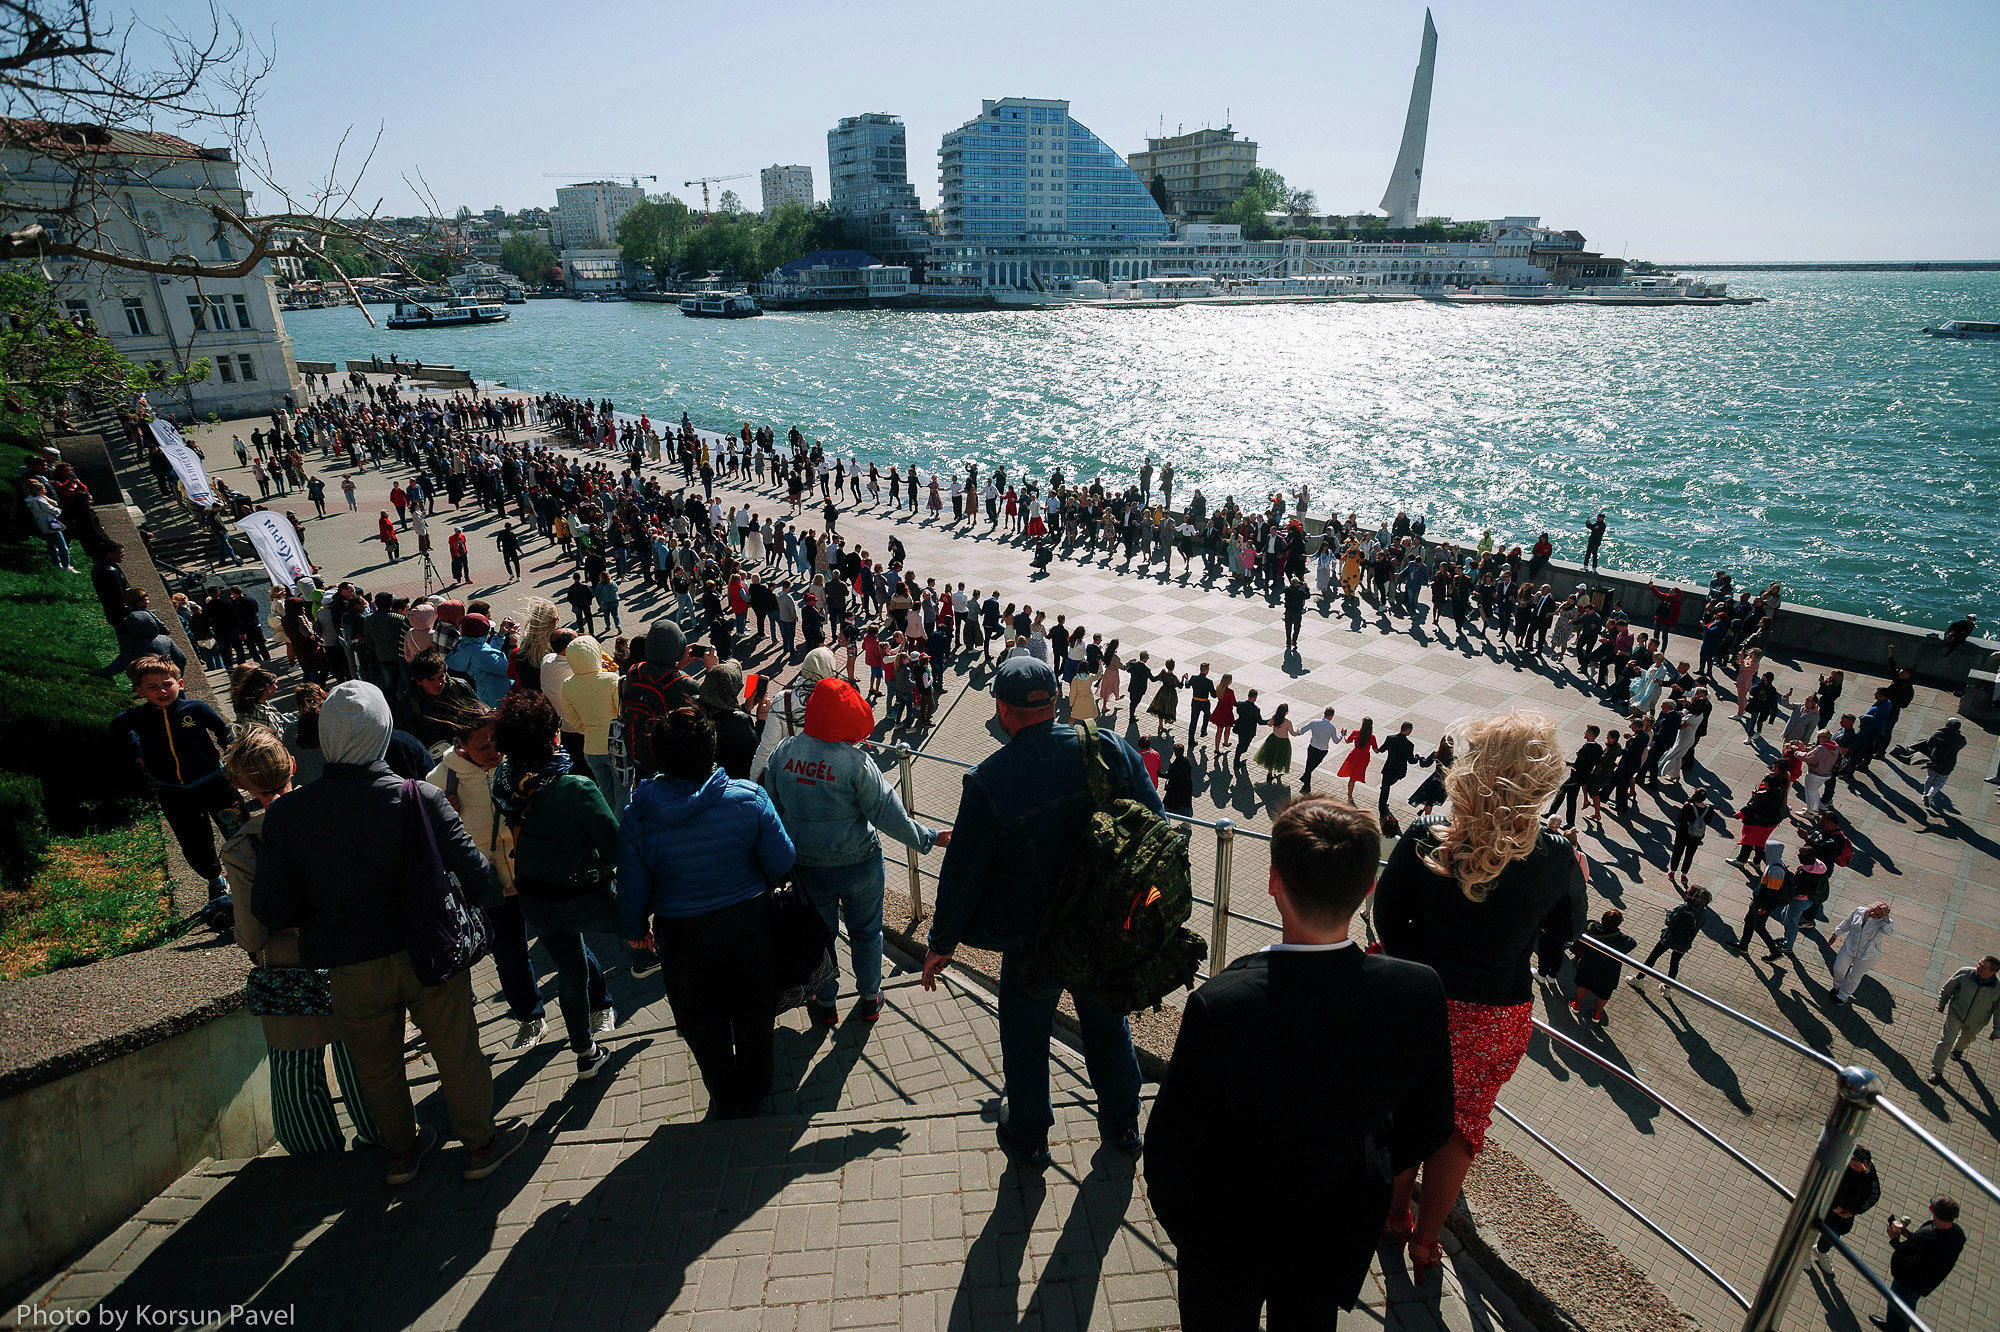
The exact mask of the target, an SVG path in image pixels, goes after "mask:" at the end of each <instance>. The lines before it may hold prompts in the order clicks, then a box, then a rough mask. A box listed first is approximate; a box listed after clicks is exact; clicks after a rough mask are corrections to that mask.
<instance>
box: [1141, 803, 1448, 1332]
mask: <svg viewBox="0 0 2000 1332" xmlns="http://www.w3.org/2000/svg"><path fill="white" fill-rule="evenodd" d="M1380 852H1381V835H1380V833H1379V831H1378V830H1377V828H1376V825H1375V820H1374V819H1372V818H1371V817H1369V816H1368V815H1367V814H1366V813H1364V812H1362V811H1361V810H1358V809H1356V808H1355V807H1354V806H1352V805H1349V804H1347V803H1345V802H1344V801H1339V800H1334V799H1332V798H1330V797H1327V796H1316V797H1307V798H1303V799H1300V800H1296V801H1294V802H1293V803H1292V804H1291V805H1289V806H1287V807H1286V809H1285V811H1284V812H1283V813H1282V814H1280V815H1279V816H1278V818H1277V819H1276V820H1275V821H1274V822H1273V824H1272V826H1271V878H1270V892H1271V896H1272V897H1273V898H1275V899H1276V900H1277V904H1278V917H1279V919H1280V921H1281V922H1282V923H1283V926H1284V941H1283V942H1282V943H1278V944H1274V945H1272V946H1271V947H1269V948H1267V949H1265V950H1264V951H1263V952H1261V953H1253V954H1251V955H1250V956H1249V957H1245V958H1239V959H1238V960H1237V961H1235V962H1234V963H1232V964H1231V965H1230V966H1229V967H1227V968H1226V969H1225V970H1223V971H1222V972H1221V973H1220V974H1219V975H1217V976H1216V977H1215V978H1214V979H1212V980H1210V981H1209V982H1208V983H1207V984H1206V985H1203V986H1202V987H1201V988H1200V989H1199V990H1197V991H1196V992H1195V993H1194V994H1193V995H1191V996H1189V998H1188V1002H1187V1009H1186V1012H1185V1014H1184V1016H1183V1017H1182V1019H1181V1028H1180V1036H1179V1039H1178V1040H1177V1041H1176V1042H1175V1045H1174V1055H1173V1062H1172V1063H1171V1065H1169V1067H1168V1070H1167V1076H1166V1080H1165V1083H1164V1085H1163V1086H1162V1087H1161V1089H1160V1095H1159V1099H1158V1101H1157V1102H1156V1103H1155V1104H1154V1107H1153V1117H1152V1121H1151V1124H1150V1126H1149V1128H1148V1131H1147V1144H1146V1187H1147V1190H1148V1193H1149V1195H1150V1197H1151V1199H1152V1204H1153V1211H1154V1213H1155V1214H1156V1215H1157V1216H1158V1217H1159V1218H1160V1223H1161V1225H1162V1226H1164V1227H1165V1229H1166V1232H1167V1234H1168V1235H1169V1236H1170V1237H1171V1238H1172V1239H1173V1241H1174V1245H1175V1247H1176V1248H1177V1250H1178V1256H1179V1268H1180V1308H1181V1325H1182V1327H1184V1328H1186V1329H1187V1332H1211V1330H1212V1329H1213V1330H1218V1332H1219V1330H1222V1329H1227V1330H1228V1332H1237V1329H1242V1332H1250V1330H1251V1329H1255V1328H1256V1327H1257V1326H1258V1313H1259V1310H1260V1309H1262V1310H1264V1311H1265V1312H1266V1317H1267V1320H1268V1326H1269V1328H1270V1329H1271V1332H1289V1330H1290V1329H1295V1328H1315V1329H1327V1328H1331V1327H1332V1326H1333V1325H1334V1319H1335V1317H1336V1313H1337V1311H1338V1310H1340V1309H1351V1308H1352V1307H1353V1306H1354V1301H1355V1299H1356V1297H1357V1296H1358V1295H1359V1294H1360V1292H1361V1284H1362V1282H1363V1280H1364V1279H1365V1278H1366V1276H1367V1274H1368V1264H1369V1261H1370V1259H1371V1258H1372V1257H1373V1255H1374V1252H1375V1247H1376V1245H1377V1243H1378V1242H1379V1241H1380V1240H1381V1238H1382V1223H1383V1221H1384V1220H1385V1219H1386V1218H1387V1216H1388V1212H1389V1198H1390V1189H1391V1182H1392V1180H1393V1179H1394V1177H1395V1175H1396V1172H1397V1171H1399V1170H1401V1169H1405V1168H1407V1167H1409V1166H1410V1165H1412V1164H1414V1163H1415V1162H1417V1161H1419V1160H1421V1159H1423V1158H1424V1157H1425V1156H1427V1155H1428V1154H1429V1153H1430V1152H1432V1151H1434V1150H1436V1149H1437V1148H1438V1147H1440V1146H1442V1145H1443V1144H1444V1142H1445V1141H1446V1139H1448V1138H1449V1137H1450V1136H1451V1133H1452V1083H1451V1039H1450V1036H1449V1034H1448V1032H1447V1030H1446V1026H1445V999H1444V986H1443V984H1442V983H1441V982H1440V981H1439V980H1438V978H1437V974H1436V973H1435V972H1433V971H1432V970H1431V969H1430V968H1428V967H1425V966H1420V965H1417V964H1414V963H1410V962H1401V961H1397V960H1395V959H1392V958H1387V957H1381V956H1374V955H1370V954H1366V953H1364V952H1363V951H1362V950H1361V948H1360V946H1359V945H1358V944H1356V943H1355V942H1354V941H1353V940H1352V939H1350V938H1349V937H1348V922H1349V921H1350V919H1351V918H1352V917H1353V915H1354V912H1355V910H1356V909H1357V908H1359V907H1360V905H1361V903H1362V902H1363V901H1364V900H1365V899H1366V898H1367V896H1368V892H1369V889H1370V888H1372V887H1373V886H1374V882H1375V865H1376V859H1377V857H1378V856H1379V855H1380Z"/></svg>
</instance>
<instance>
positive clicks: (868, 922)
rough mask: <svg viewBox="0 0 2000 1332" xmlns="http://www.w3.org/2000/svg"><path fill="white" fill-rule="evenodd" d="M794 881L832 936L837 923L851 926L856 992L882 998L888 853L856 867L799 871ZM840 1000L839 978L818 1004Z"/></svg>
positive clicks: (849, 939) (795, 868)
mask: <svg viewBox="0 0 2000 1332" xmlns="http://www.w3.org/2000/svg"><path fill="white" fill-rule="evenodd" d="M792 879H793V881H794V882H796V883H797V884H798V885H799V887H800V888H802V889H804V890H805V894H806V896H807V897H808V898H810V899H811V901H812V904H813V905H814V906H816V907H818V908H819V917H820V919H821V920H823V921H825V922H826V928H827V929H828V931H830V932H833V931H835V930H836V925H835V922H834V917H835V916H836V915H838V916H839V917H840V919H842V920H845V921H846V922H847V948H848V957H849V958H850V960H852V962H853V964H854V988H855V990H856V991H857V992H858V993H859V994H860V995H861V997H862V998H863V999H872V998H874V997H875V996H876V995H879V994H881V993H882V887H883V882H884V879H883V871H882V849H881V848H880V847H877V848H876V849H875V854H874V855H872V856H870V857H868V859H866V860H863V861H860V862H859V863H857V864H853V865H794V866H793V867H792ZM839 997H840V977H839V976H838V975H835V976H834V977H833V979H831V980H829V981H828V982H827V983H826V984H825V985H823V986H821V987H820V989H819V992H818V993H817V994H815V995H813V998H814V999H816V1000H818V1001H819V1002H820V1003H822V1004H826V1005H828V1006H831V1005H832V1003H833V1001H834V1000H835V999H837V998H839Z"/></svg>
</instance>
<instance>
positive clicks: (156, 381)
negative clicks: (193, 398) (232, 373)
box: [0, 272, 213, 415]
mask: <svg viewBox="0 0 2000 1332" xmlns="http://www.w3.org/2000/svg"><path fill="white" fill-rule="evenodd" d="M212 368H213V367H212V366H211V365H210V363H209V360H208V358H207V357H205V356H198V357H192V358H190V359H189V361H188V364H187V368H186V369H185V370H180V371H169V372H165V373H161V372H158V371H155V370H152V369H151V368H149V367H145V366H138V365H134V364H133V363H132V362H130V361H128V360H126V359H125V358H124V357H123V356H120V355H119V354H118V352H117V351H116V350H115V349H114V348H113V347H112V345H111V342H110V340H109V339H107V338H105V337H104V336H103V335H102V334H100V333H99V332H98V331H97V330H96V329H95V328H94V327H92V326H90V325H89V324H87V323H81V322H78V321H77V320H74V319H71V318H70V317H69V316H68V315H66V314H64V313H63V312H62V310H61V309H60V308H59V307H58V306H57V304H56V300H55V294H54V292H53V291H52V290H51V288H50V287H49V284H48V283H47V282H46V281H44V280H43V279H42V278H41V277H40V276H39V275H37V274H34V273H22V272H13V273H0V394H4V396H5V398H6V399H7V401H9V402H10V403H18V404H20V405H22V406H24V407H26V408H27V409H28V410H30V411H32V412H34V413H35V414H37V415H45V414H47V413H49V412H51V411H52V410H53V409H54V408H56V407H59V406H62V405H64V403H65V402H66V401H67V400H68V398H69V396H70V395H71V394H72V393H78V394H82V395H84V396H87V397H93V398H100V399H116V398H121V397H123V396H124V395H125V394H127V393H143V392H157V391H159V390H162V389H176V390H177V389H184V388H186V387H187V386H188V385H191V384H199V383H201V382H202V381H203V380H205V379H207V378H208V376H209V371H210V370H211V369H212Z"/></svg>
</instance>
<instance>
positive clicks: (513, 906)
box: [486, 897, 601, 1022]
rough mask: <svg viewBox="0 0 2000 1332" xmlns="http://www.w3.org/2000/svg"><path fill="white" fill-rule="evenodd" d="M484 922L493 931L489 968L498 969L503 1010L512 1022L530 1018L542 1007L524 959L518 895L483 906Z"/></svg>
mask: <svg viewBox="0 0 2000 1332" xmlns="http://www.w3.org/2000/svg"><path fill="white" fill-rule="evenodd" d="M486 923H487V924H488V925H489V926H490V927H492V931H493V969H494V970H495V971H497V972H499V973H500V993H501V994H503V995H505V996H506V998H507V1012H508V1014H509V1015H510V1016H512V1017H513V1019H514V1020H515V1021H516V1022H533V1021H535V1020H536V1019H538V1018H540V1017H541V1016H542V1014H543V1013H544V1011H545V1010H544V1009H543V1007H542V991H541V987H539V986H538V985H536V984H535V969H534V967H533V966H531V965H529V962H528V922H527V920H526V919H525V918H524V917H523V916H522V915H521V899H520V898H518V897H507V898H502V899H501V901H500V905H499V906H497V907H488V908H486ZM600 983H601V982H600Z"/></svg>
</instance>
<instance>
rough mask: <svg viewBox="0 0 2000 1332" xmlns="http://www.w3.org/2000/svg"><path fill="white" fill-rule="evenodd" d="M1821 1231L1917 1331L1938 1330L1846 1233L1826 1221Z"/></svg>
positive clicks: (1931, 1331) (1821, 1224) (1878, 1293)
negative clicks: (1876, 1271)
mask: <svg viewBox="0 0 2000 1332" xmlns="http://www.w3.org/2000/svg"><path fill="white" fill-rule="evenodd" d="M1819 1233H1820V1234H1821V1235H1822V1236H1824V1237H1825V1238H1827V1239H1829V1240H1831V1241H1833V1247H1834V1248H1836V1249H1838V1250H1840V1256H1841V1257H1843V1258H1845V1259H1846V1260H1847V1261H1848V1262H1850V1263H1852V1264H1853V1265H1854V1270H1855V1271H1857V1272H1859V1273H1861V1278H1862V1280H1864V1281H1866V1282H1867V1283H1868V1284H1869V1285H1871V1286H1873V1287H1875V1293H1876V1294H1877V1295H1880V1296H1881V1297H1882V1298H1883V1299H1885V1300H1887V1301H1889V1303H1890V1304H1891V1305H1893V1306H1894V1307H1895V1309H1896V1311H1897V1312H1899V1313H1901V1314H1902V1315H1903V1317H1904V1318H1906V1319H1908V1320H1909V1322H1910V1326H1911V1327H1913V1328H1915V1329H1916V1332H1936V1329H1934V1328H1932V1327H1931V1325H1930V1324H1929V1323H1926V1322H1925V1321H1924V1320H1923V1319H1922V1318H1921V1317H1919V1316H1918V1315H1917V1311H1916V1310H1915V1309H1912V1308H1911V1307H1910V1306H1909V1305H1907V1304H1905V1303H1904V1302H1903V1298H1902V1296H1900V1295H1898V1294H1896V1292H1895V1291H1893V1290H1891V1289H1889V1283H1888V1282H1886V1281H1884V1280H1883V1279H1882V1278H1881V1277H1879V1276H1877V1275H1876V1273H1875V1269H1874V1268H1872V1267H1870V1266H1869V1265H1868V1263H1867V1261H1866V1260H1865V1259H1863V1258H1862V1256H1861V1255H1860V1254H1858V1253H1856V1252H1855V1251H1854V1249H1853V1246H1851V1245H1850V1244H1848V1242H1847V1237H1846V1236H1845V1235H1841V1234H1839V1233H1837V1232H1836V1231H1835V1230H1834V1229H1833V1227H1832V1226H1829V1225H1828V1224H1827V1223H1826V1222H1824V1221H1822V1222H1820V1223H1819Z"/></svg>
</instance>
